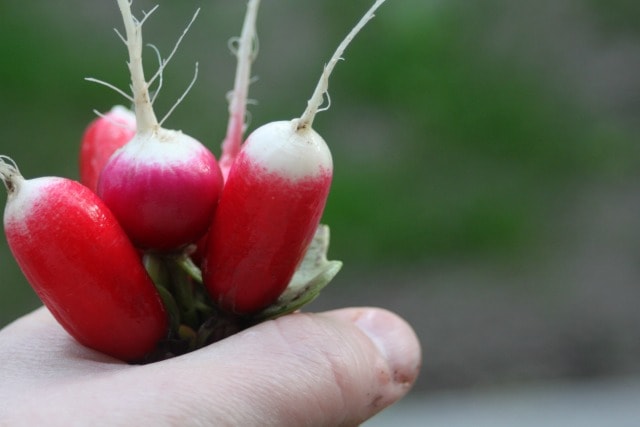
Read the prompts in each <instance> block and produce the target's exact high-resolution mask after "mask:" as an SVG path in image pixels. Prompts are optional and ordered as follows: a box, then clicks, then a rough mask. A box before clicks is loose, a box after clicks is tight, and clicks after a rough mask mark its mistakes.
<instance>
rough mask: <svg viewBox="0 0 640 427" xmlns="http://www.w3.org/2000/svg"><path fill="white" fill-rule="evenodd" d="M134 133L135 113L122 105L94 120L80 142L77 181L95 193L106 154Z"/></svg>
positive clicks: (128, 139)
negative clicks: (78, 177)
mask: <svg viewBox="0 0 640 427" xmlns="http://www.w3.org/2000/svg"><path fill="white" fill-rule="evenodd" d="M135 133H136V116H135V115H134V114H133V113H132V112H131V111H129V110H127V109H126V108H124V107H122V106H119V105H118V106H115V107H113V108H112V109H111V111H109V112H108V113H107V114H105V115H104V116H101V117H98V118H96V119H95V120H93V121H92V122H91V123H90V124H89V126H87V129H86V130H85V132H84V134H83V135H82V143H81V145H80V182H81V183H83V184H84V185H86V186H87V187H89V188H90V189H91V190H93V191H94V192H95V191H96V190H97V188H98V177H99V176H100V172H102V169H103V168H104V165H106V164H107V161H108V160H109V157H111V155H112V154H113V153H114V152H115V151H116V150H117V149H118V148H120V147H122V146H123V145H124V144H126V143H127V142H129V141H130V140H131V138H133V136H134V135H135Z"/></svg>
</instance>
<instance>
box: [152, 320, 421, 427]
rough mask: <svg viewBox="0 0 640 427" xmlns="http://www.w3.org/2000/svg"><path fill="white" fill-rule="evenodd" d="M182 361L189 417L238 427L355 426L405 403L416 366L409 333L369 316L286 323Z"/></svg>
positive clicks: (230, 340)
mask: <svg viewBox="0 0 640 427" xmlns="http://www.w3.org/2000/svg"><path fill="white" fill-rule="evenodd" d="M187 356H189V357H187V358H177V359H175V361H176V362H178V361H180V363H184V366H185V367H188V369H189V370H192V372H194V373H197V382H196V383H194V382H193V377H191V376H190V377H191V383H190V384H189V387H190V389H191V391H192V392H194V393H197V394H198V398H197V402H199V404H198V405H197V406H198V410H197V411H196V412H194V413H193V416H194V417H196V418H200V419H202V421H203V423H205V424H207V423H211V424H212V425H244V426H251V425H260V426H303V425H309V426H317V425H332V426H340V425H345V426H350V425H358V424H360V423H361V422H363V421H364V420H366V419H368V418H370V417H372V416H373V415H375V414H376V413H377V412H379V411H380V410H382V409H383V408H385V407H387V406H389V405H390V404H392V403H394V402H395V401H397V400H398V399H400V398H401V397H402V396H404V395H405V394H406V393H407V392H408V391H409V389H410V388H411V386H412V385H413V383H414V381H415V379H416V377H417V375H418V371H419V368H420V363H421V354H420V345H419V343H418V339H417V337H416V335H415V333H414V332H413V330H412V329H411V327H410V326H409V325H408V324H407V323H406V322H405V321H404V320H402V319H401V318H399V317H398V316H396V315H395V314H393V313H390V312H388V311H385V310H381V309H374V308H353V309H343V310H337V311H332V312H327V313H321V314H293V315H289V316H285V317H282V318H279V319H276V320H274V321H269V322H265V323H262V324H260V325H257V326H255V327H253V328H251V329H248V330H246V331H244V332H241V333H239V334H236V335H234V336H232V337H229V338H227V339H225V340H223V341H220V342H219V343H217V344H214V345H212V346H209V347H207V348H205V349H203V350H202V351H198V352H195V353H191V354H190V355H187ZM151 366H153V365H151ZM151 366H149V367H151ZM165 372H166V371H165ZM203 400H204V401H207V403H206V404H203V403H204V402H203ZM183 408H184V406H183Z"/></svg>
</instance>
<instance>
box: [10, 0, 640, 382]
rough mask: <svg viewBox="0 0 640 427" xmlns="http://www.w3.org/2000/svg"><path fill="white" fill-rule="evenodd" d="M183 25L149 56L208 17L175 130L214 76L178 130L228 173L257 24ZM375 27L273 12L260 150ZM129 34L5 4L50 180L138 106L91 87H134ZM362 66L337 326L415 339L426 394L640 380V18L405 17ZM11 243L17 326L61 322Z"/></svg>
mask: <svg viewBox="0 0 640 427" xmlns="http://www.w3.org/2000/svg"><path fill="white" fill-rule="evenodd" d="M159 3H160V8H159V9H158V10H157V12H156V13H155V15H154V16H153V17H152V18H150V19H149V20H148V21H147V24H146V25H145V41H147V42H150V43H153V44H155V45H157V46H158V48H159V49H160V50H161V52H163V53H164V54H165V55H166V54H167V53H168V52H169V51H170V49H171V48H172V46H173V42H174V41H175V39H176V38H177V36H178V35H179V34H180V33H181V31H182V29H183V28H184V26H185V25H186V23H187V22H188V20H189V19H190V17H191V15H192V13H193V11H194V9H195V8H196V7H198V6H199V7H202V12H201V14H200V16H199V18H198V19H197V21H196V22H195V24H194V26H193V28H192V30H191V32H190V33H189V34H188V36H187V37H186V38H185V40H184V42H183V44H182V47H181V49H180V50H179V52H178V54H177V55H176V56H175V58H174V59H173V62H172V63H171V64H170V65H169V67H168V68H167V69H166V72H165V75H164V88H163V91H162V94H161V96H160V97H159V98H158V102H157V103H156V111H157V112H158V115H159V116H162V115H163V114H164V112H166V111H168V110H169V108H170V107H171V106H172V105H173V103H174V102H175V100H176V99H177V97H178V96H180V94H181V93H182V91H183V89H184V88H185V87H186V86H187V85H188V83H189V81H190V79H191V76H192V73H193V68H194V63H195V62H196V61H198V62H199V70H200V75H199V78H198V81H197V83H196V85H195V87H194V89H193V90H192V91H191V93H190V94H189V96H188V97H187V98H186V99H185V101H184V102H183V103H182V104H181V105H180V106H179V107H178V108H177V109H176V110H175V112H174V113H173V115H172V116H171V117H170V118H169V119H168V120H167V122H166V123H165V125H166V127H168V128H175V129H182V130H183V131H185V132H187V133H190V134H191V135H193V136H194V137H196V138H198V139H199V140H200V141H202V142H203V143H205V145H207V146H209V147H210V148H211V149H212V150H213V152H214V153H215V154H216V155H218V154H219V144H220V141H221V140H222V138H223V136H224V132H225V126H226V118H227V113H226V108H227V107H226V102H225V94H226V92H227V91H228V90H230V89H231V87H232V82H233V73H234V66H235V59H234V57H233V56H232V55H231V54H230V53H229V51H228V49H227V40H228V39H229V38H230V37H232V36H236V35H238V34H239V31H240V26H241V22H242V18H243V13H244V2H241V1H222V0H213V1H194V0H189V1H175V0H173V1H172V0H165V1H160V2H159ZM154 4H155V2H152V1H147V0H145V1H135V2H134V7H135V9H136V10H140V9H145V10H149V9H150V8H151V7H152V6H153V5H154ZM368 6H369V2H368V1H350V2H343V1H340V0H323V1H319V2H318V1H316V2H297V1H293V0H265V1H264V2H263V4H262V6H261V10H260V16H259V22H258V33H259V37H260V52H259V56H258V59H257V61H256V63H255V65H254V73H253V74H254V75H256V76H257V77H258V79H257V81H256V82H255V83H254V84H253V85H252V87H251V97H252V98H253V99H255V100H256V101H257V104H256V105H252V106H251V107H250V111H251V123H250V128H249V130H252V129H254V128H255V127H256V126H258V125H260V124H263V123H266V122H268V121H272V120H279V119H288V118H293V117H295V116H297V115H299V114H301V112H302V110H303V109H304V107H305V105H306V100H307V99H308V98H309V96H310V95H311V92H312V90H313V88H314V86H315V82H316V81H317V78H318V76H319V74H320V72H321V69H322V65H323V64H324V62H326V61H327V60H328V58H329V57H330V55H331V53H332V52H333V50H334V48H335V47H336V46H337V44H338V43H339V42H340V40H341V39H342V37H344V35H345V34H346V33H347V31H348V30H349V29H350V28H351V27H352V25H353V24H354V23H355V22H356V20H357V19H358V18H359V17H360V15H361V14H362V13H363V11H364V10H365V9H366V8H367V7H368ZM113 27H118V28H121V21H120V17H119V15H118V14H117V7H116V4H115V0H114V1H104V0H93V1H81V0H66V1H64V2H50V1H44V0H36V1H33V2H29V4H28V6H27V5H26V4H25V3H24V2H21V1H18V0H2V1H1V2H0V61H2V63H1V66H0V121H1V123H2V126H0V153H2V154H6V155H9V156H11V157H12V158H14V159H15V160H16V162H17V163H18V164H19V165H20V168H21V171H22V173H23V174H24V175H25V176H26V177H36V176H43V175H58V176H65V177H71V178H77V176H78V171H77V151H78V146H79V141H80V137H81V134H82V132H83V130H84V128H85V126H86V125H87V124H88V123H89V122H90V121H91V120H92V119H93V118H94V117H95V115H94V113H93V110H94V109H97V110H99V111H107V110H108V109H110V108H111V106H112V105H114V104H122V103H123V102H126V100H124V99H122V98H121V97H120V96H119V95H118V94H116V93H114V92H112V91H110V90H109V89H106V88H104V87H102V86H99V85H96V84H93V83H89V82H86V81H84V80H83V79H84V77H88V76H91V77H96V78H99V79H103V80H106V81H109V82H110V83H113V84H115V85H117V86H118V87H121V88H126V87H127V86H128V75H127V70H126V66H125V59H126V57H125V55H126V50H125V47H124V46H123V45H122V44H121V43H120V41H119V39H118V38H117V37H116V35H115V34H114V32H113V31H112V28H113ZM146 54H147V58H146V59H147V60H148V61H147V67H154V66H155V63H154V61H155V55H154V54H153V51H152V50H151V49H148V50H147V51H146ZM345 58H346V60H345V61H344V62H341V63H339V65H338V66H337V67H336V70H335V72H334V75H333V76H332V80H331V88H330V93H331V101H332V104H331V109H330V110H329V111H327V112H324V113H321V114H320V115H319V116H318V117H317V119H316V121H315V123H314V126H315V128H316V130H317V131H318V132H319V133H320V134H321V135H323V136H324V137H325V139H326V141H327V143H328V144H329V146H330V147H331V149H332V152H333V155H334V163H335V178H334V185H333V189H332V193H331V195H330V199H329V202H328V205H327V209H326V213H325V217H324V222H325V223H327V224H329V225H330V226H331V230H332V247H331V255H332V257H333V258H336V259H341V260H343V261H344V262H345V268H344V270H343V272H342V273H341V274H340V275H339V276H338V278H337V279H336V280H335V283H334V284H332V285H331V286H330V287H329V288H328V289H327V290H326V291H325V292H324V294H323V295H322V296H321V298H320V299H319V300H318V302H316V303H314V306H313V309H317V310H321V309H327V308H337V307H341V306H345V305H352V304H356V305H367V304H370V305H379V306H384V307H387V308H389V309H392V310H394V311H396V312H398V313H400V314H401V315H403V316H404V317H405V318H407V319H408V320H409V321H410V322H411V323H412V324H413V325H414V327H415V329H416V331H417V333H418V334H419V336H420V338H421V340H422V342H423V345H424V352H425V365H424V368H423V370H422V377H421V378H420V381H419V382H418V384H417V385H416V389H417V390H421V391H428V390H435V389H446V388H459V387H476V386H485V385H499V384H512V383H523V382H531V381H539V380H549V379H558V378H590V377H602V376H620V375H631V374H640V313H639V310H638V309H637V306H638V302H639V301H640V282H639V278H640V269H639V268H638V261H639V258H640V197H639V196H638V191H639V190H640V185H639V183H640V180H639V178H640V176H639V174H638V171H639V169H638V164H639V163H640V144H639V142H640V138H639V137H640V120H639V117H640V3H639V2H637V1H633V0H609V1H607V2H605V1H602V0H541V1H537V2H527V1H524V0H510V1H509V0H483V1H480V0H464V1H463V0H449V1H441V0H389V1H388V2H387V4H385V5H384V6H383V7H382V8H381V10H380V11H379V12H378V14H377V17H376V19H375V20H373V21H372V22H371V23H370V24H369V26H368V27H367V28H365V30H364V31H363V32H362V33H361V34H360V35H359V36H358V38H357V39H356V40H355V41H354V42H353V43H352V45H351V46H350V48H349V49H348V50H347V51H346V53H345ZM149 69H150V68H149ZM148 74H149V73H148ZM0 199H1V201H2V202H4V201H5V200H6V195H5V194H2V195H1V196H0ZM2 242H3V243H0V326H3V325H5V324H7V323H8V322H10V321H11V320H13V319H15V318H16V317H17V316H19V315H21V314H23V313H26V312H27V311H28V310H30V309H32V308H34V307H36V306H38V305H39V303H38V301H37V299H36V297H35V296H34V294H33V292H32V291H31V289H30V288H29V285H28V284H27V283H26V282H25V280H24V278H23V277H22V275H21V273H20V271H19V269H18V267H17V265H16V264H15V262H14V261H13V259H12V257H11V254H10V252H9V250H8V248H7V246H6V243H4V242H5V239H4V237H3V238H2Z"/></svg>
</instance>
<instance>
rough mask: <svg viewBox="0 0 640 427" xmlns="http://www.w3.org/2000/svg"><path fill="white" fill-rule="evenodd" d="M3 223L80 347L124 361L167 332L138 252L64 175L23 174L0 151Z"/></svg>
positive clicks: (93, 199)
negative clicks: (26, 176) (5, 194)
mask: <svg viewBox="0 0 640 427" xmlns="http://www.w3.org/2000/svg"><path fill="white" fill-rule="evenodd" d="M0 179H2V181H3V183H4V185H5V187H6V189H7V191H8V194H9V196H8V198H7V205H6V207H5V213H4V229H5V233H6V237H7V241H8V243H9V247H10V249H11V252H12V253H13V255H14V257H15V259H16V261H17V262H18V265H19V266H20V268H21V269H22V271H23V273H24V275H25V276H26V278H27V280H28V281H29V283H30V284H31V286H32V287H33V289H34V290H35V292H36V293H37V294H38V296H39V297H40V299H41V300H42V301H43V302H44V304H45V305H46V306H47V307H48V309H49V310H50V311H51V313H52V314H53V315H54V317H55V318H56V319H57V320H58V322H59V323H60V324H61V325H62V326H63V327H64V328H65V329H66V330H67V331H68V332H69V334H70V335H72V336H73V337H74V338H75V339H76V340H78V341H79V342H80V343H82V344H83V345H85V346H87V347H90V348H93V349H95V350H98V351H101V352H103V353H105V354H108V355H111V356H114V357H117V358H119V359H122V360H126V361H136V360H140V359H142V358H143V357H144V356H145V355H147V354H148V353H149V352H151V351H152V350H154V349H155V346H156V344H157V343H158V342H159V341H160V340H161V339H163V338H165V337H166V335H167V334H168V319H167V315H166V313H165V309H164V306H163V304H162V302H161V300H160V297H159V295H158V293H157V291H156V289H155V287H154V284H153V282H152V281H151V279H150V278H149V276H148V275H147V273H146V271H145V269H144V267H143V265H142V263H141V260H140V256H139V255H138V252H137V251H136V249H135V248H134V247H133V245H132V244H131V242H130V241H129V239H128V238H127V236H126V234H125V233H124V231H123V230H122V228H121V227H120V225H119V224H118V222H117V220H116V218H115V217H114V216H113V215H112V213H111V212H110V211H109V209H108V208H107V207H106V206H105V204H104V203H103V202H102V201H101V200H100V199H99V198H98V196H97V195H96V194H95V193H93V192H92V191H91V190H89V189H88V188H87V187H85V186H83V185H82V184H80V183H78V182H76V181H72V180H69V179H65V178H57V177H44V178H36V179H31V180H25V179H24V178H23V177H22V176H21V175H20V173H19V171H18V168H17V167H16V166H15V164H14V163H13V161H12V160H11V159H9V158H8V157H5V156H0Z"/></svg>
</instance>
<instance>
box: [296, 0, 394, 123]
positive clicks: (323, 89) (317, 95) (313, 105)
mask: <svg viewBox="0 0 640 427" xmlns="http://www.w3.org/2000/svg"><path fill="white" fill-rule="evenodd" d="M384 2H385V0H376V2H375V3H374V4H373V6H371V7H370V8H369V10H367V12H366V13H365V14H364V16H362V18H360V21H358V23H357V24H356V26H355V27H353V29H352V30H351V31H350V32H349V34H347V37H345V39H344V40H343V41H342V43H340V45H339V46H338V48H337V49H336V51H335V52H334V54H333V56H332V57H331V59H330V60H329V62H328V63H327V64H326V65H325V66H324V70H323V72H322V75H321V76H320V80H319V81H318V84H317V86H316V88H315V90H314V92H313V95H311V98H310V99H309V100H308V101H307V108H306V109H305V110H304V113H302V116H300V118H299V119H298V120H297V123H296V130H297V131H300V132H302V131H305V130H307V129H311V126H312V125H313V119H314V118H315V116H316V114H317V113H319V112H321V111H326V110H328V109H329V106H330V105H331V102H330V99H329V98H328V94H329V76H330V75H331V73H332V72H333V69H334V67H335V66H336V64H337V63H338V61H340V60H341V59H342V54H343V53H344V51H345V49H346V48H347V46H349V44H350V43H351V41H352V40H353V39H354V38H355V36H356V34H358V33H359V32H360V30H362V28H364V26H365V25H366V24H367V22H369V20H371V19H372V18H373V17H374V16H375V15H374V13H375V11H376V10H377V9H378V8H379V7H380V6H381V5H382V3H384ZM325 95H327V99H329V103H328V105H327V106H326V107H323V108H320V107H321V106H322V104H323V103H324V98H325Z"/></svg>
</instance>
